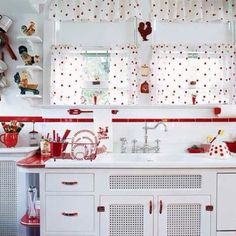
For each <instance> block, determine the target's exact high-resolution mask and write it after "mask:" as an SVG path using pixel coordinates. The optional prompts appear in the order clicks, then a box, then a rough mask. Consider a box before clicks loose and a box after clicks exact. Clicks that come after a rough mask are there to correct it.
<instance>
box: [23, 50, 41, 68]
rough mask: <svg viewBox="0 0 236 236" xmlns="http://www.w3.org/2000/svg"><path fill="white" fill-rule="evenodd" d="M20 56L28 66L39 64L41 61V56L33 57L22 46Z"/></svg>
mask: <svg viewBox="0 0 236 236" xmlns="http://www.w3.org/2000/svg"><path fill="white" fill-rule="evenodd" d="M18 50H19V54H20V56H21V58H22V60H23V61H24V63H25V65H26V66H29V65H33V64H35V63H38V62H39V61H40V59H39V56H36V55H35V56H31V55H29V54H28V49H27V47H25V46H20V47H19V48H18Z"/></svg>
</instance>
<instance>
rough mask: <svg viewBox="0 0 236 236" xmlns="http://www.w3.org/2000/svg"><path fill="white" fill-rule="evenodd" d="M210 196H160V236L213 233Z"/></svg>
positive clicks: (196, 235)
mask: <svg viewBox="0 0 236 236" xmlns="http://www.w3.org/2000/svg"><path fill="white" fill-rule="evenodd" d="M206 206H210V196H159V197H158V235H159V236H190V235H191V236H208V235H211V234H210V232H211V228H210V226H211V212H210V211H207V210H206Z"/></svg>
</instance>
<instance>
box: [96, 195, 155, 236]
mask: <svg viewBox="0 0 236 236" xmlns="http://www.w3.org/2000/svg"><path fill="white" fill-rule="evenodd" d="M101 206H103V207H104V208H103V210H104V212H101V213H100V217H101V219H100V222H101V225H100V236H153V197H152V196H102V197H101Z"/></svg>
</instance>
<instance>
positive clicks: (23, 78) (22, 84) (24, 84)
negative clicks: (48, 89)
mask: <svg viewBox="0 0 236 236" xmlns="http://www.w3.org/2000/svg"><path fill="white" fill-rule="evenodd" d="M14 79H15V82H16V83H17V84H18V87H19V89H20V90H21V94H23V95H24V94H25V93H26V92H27V91H29V92H32V93H33V94H34V95H37V94H39V90H37V87H38V84H29V83H28V81H29V79H30V75H29V73H28V72H27V71H22V72H21V73H19V72H17V73H16V74H15V75H14Z"/></svg>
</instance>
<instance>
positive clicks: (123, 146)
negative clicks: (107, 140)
mask: <svg viewBox="0 0 236 236" xmlns="http://www.w3.org/2000/svg"><path fill="white" fill-rule="evenodd" d="M120 141H121V146H120V152H121V153H126V151H127V147H126V144H127V143H128V142H127V139H126V138H120Z"/></svg>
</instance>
